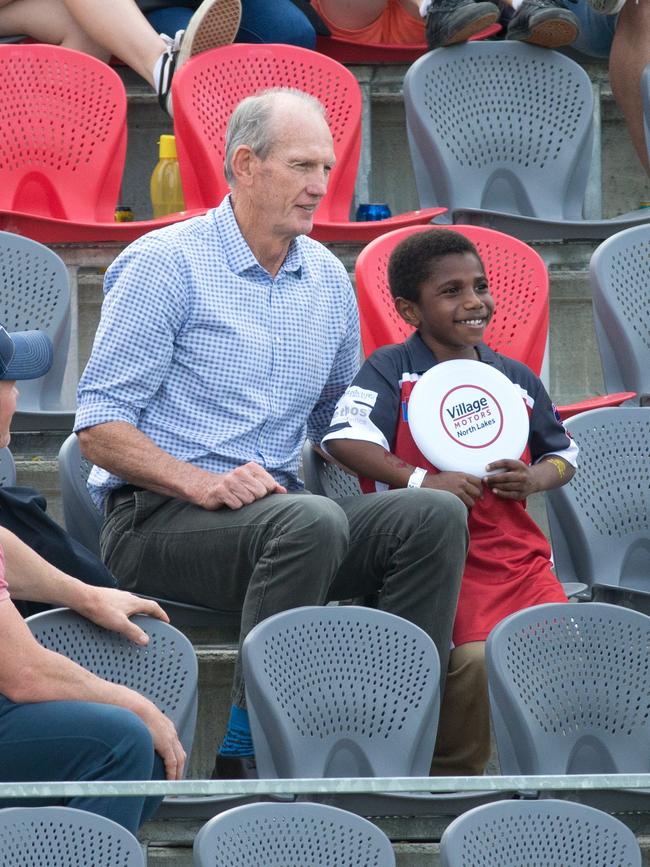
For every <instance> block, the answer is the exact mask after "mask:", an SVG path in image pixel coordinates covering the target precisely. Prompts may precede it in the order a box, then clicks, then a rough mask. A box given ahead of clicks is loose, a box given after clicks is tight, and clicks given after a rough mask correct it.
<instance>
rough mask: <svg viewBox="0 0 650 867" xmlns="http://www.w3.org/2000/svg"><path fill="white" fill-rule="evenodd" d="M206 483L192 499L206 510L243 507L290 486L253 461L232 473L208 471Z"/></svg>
mask: <svg viewBox="0 0 650 867" xmlns="http://www.w3.org/2000/svg"><path fill="white" fill-rule="evenodd" d="M205 479H206V481H205V484H204V485H203V486H202V487H201V489H200V490H199V492H198V494H197V495H196V496H195V497H194V498H192V502H193V503H195V504H196V505H197V506H201V507H202V508H204V509H210V510H212V509H220V508H221V507H222V506H227V507H228V508H229V509H241V507H242V506H246V505H248V504H249V503H254V502H255V500H261V499H263V498H264V497H266V496H267V494H286V493H287V489H286V488H284V487H282V485H279V484H278V483H277V482H276V481H275V479H274V478H273V476H272V475H271V474H270V473H267V471H266V470H265V469H264V467H261V466H260V465H259V464H256V463H254V462H253V461H250V462H249V463H247V464H244V465H243V466H241V467H237V468H236V469H234V470H231V471H230V472H229V473H223V474H222V475H216V474H214V473H208V474H206V476H205Z"/></svg>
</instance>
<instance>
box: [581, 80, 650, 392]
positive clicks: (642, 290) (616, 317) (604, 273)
mask: <svg viewBox="0 0 650 867" xmlns="http://www.w3.org/2000/svg"><path fill="white" fill-rule="evenodd" d="M649 69H650V68H649ZM649 210H650V209H649ZM589 273H590V276H591V289H592V297H593V303H594V325H595V328H596V337H597V339H598V350H599V352H600V361H601V364H602V368H603V379H604V381H605V389H606V390H607V391H635V392H636V393H637V394H638V395H647V396H648V397H650V304H649V303H648V286H649V285H650V225H646V226H636V227H635V228H633V229H627V230H626V231H624V232H619V233H617V234H616V235H613V236H612V237H611V238H608V239H607V240H606V241H604V242H603V243H602V244H601V245H600V246H599V247H598V248H597V249H596V250H595V251H594V254H593V256H592V257H591V263H590V266H589Z"/></svg>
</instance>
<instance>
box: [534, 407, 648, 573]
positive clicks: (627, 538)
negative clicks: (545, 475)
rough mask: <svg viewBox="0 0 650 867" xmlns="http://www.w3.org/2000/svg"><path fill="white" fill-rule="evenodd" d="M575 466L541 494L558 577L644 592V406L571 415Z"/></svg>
mask: <svg viewBox="0 0 650 867" xmlns="http://www.w3.org/2000/svg"><path fill="white" fill-rule="evenodd" d="M568 427H569V431H570V432H571V435H572V436H573V437H574V438H575V440H576V442H577V443H578V446H579V447H580V454H579V457H578V464H579V466H578V471H577V472H576V474H575V476H574V477H573V479H572V480H571V482H569V484H568V485H564V487H562V488H556V489H555V490H554V491H547V492H546V504H547V512H548V517H549V525H550V530H551V539H552V543H553V550H554V552H555V559H556V565H557V569H558V574H560V575H561V577H562V580H565V581H566V580H571V579H572V577H573V576H575V578H576V579H577V580H579V581H584V582H585V583H587V584H593V583H595V582H598V583H599V584H612V585H620V586H624V587H631V588H634V589H637V590H650V460H649V456H650V409H648V408H640V407H610V408H608V409H599V410H593V411H591V412H584V413H580V415H576V416H573V418H571V419H570V421H569V422H568Z"/></svg>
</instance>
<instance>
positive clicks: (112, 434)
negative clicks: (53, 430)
mask: <svg viewBox="0 0 650 867" xmlns="http://www.w3.org/2000/svg"><path fill="white" fill-rule="evenodd" d="M78 436H79V445H80V447H81V450H82V452H83V453H84V455H85V456H86V457H87V458H88V460H90V461H92V462H93V463H94V464H97V465H98V466H100V467H104V469H106V470H108V471H109V472H111V473H113V474H114V475H116V476H119V477H120V478H121V479H125V480H126V481H127V482H129V483H130V484H133V485H137V486H138V487H141V488H146V489H147V490H148V491H154V493H157V494H164V495H165V496H167V497H177V498H179V499H181V500H187V501H188V502H190V503H194V505H196V506H201V507H202V508H204V509H218V508H220V507H221V506H227V507H228V508H230V509H238V508H240V507H241V506H243V505H245V504H246V503H252V502H253V501H254V500H259V499H261V498H262V497H265V496H266V495H267V494H269V493H278V494H282V493H286V490H285V488H283V487H282V485H279V484H278V483H277V482H276V481H275V479H274V478H273V477H272V476H271V475H270V474H269V473H267V472H266V470H265V469H263V467H261V466H260V465H259V464H256V463H253V462H250V463H247V464H244V465H243V466H241V467H237V469H235V470H232V471H231V472H228V473H213V472H211V471H210V470H204V469H202V468H201V467H196V466H193V465H192V464H189V463H187V462H185V461H180V460H178V459H177V458H174V457H172V455H170V454H168V453H167V452H166V451H164V449H161V448H159V447H158V446H157V445H156V444H155V443H154V442H153V441H152V440H151V439H150V438H149V437H148V436H147V435H146V434H144V433H142V431H139V430H138V429H137V428H136V427H134V426H133V425H132V424H128V423H127V422H123V421H115V422H106V423H105V424H99V425H96V426H94V427H90V428H84V429H83V430H80V431H79V432H78Z"/></svg>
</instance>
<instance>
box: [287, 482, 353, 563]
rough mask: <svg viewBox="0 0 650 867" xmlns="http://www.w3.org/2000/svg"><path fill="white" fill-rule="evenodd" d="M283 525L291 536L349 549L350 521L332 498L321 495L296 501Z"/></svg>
mask: <svg viewBox="0 0 650 867" xmlns="http://www.w3.org/2000/svg"><path fill="white" fill-rule="evenodd" d="M283 523H284V526H285V528H286V529H287V530H288V531H289V532H297V533H300V534H301V535H303V536H304V538H305V539H312V540H314V541H315V542H319V543H323V542H326V543H327V544H328V545H329V544H331V545H333V546H334V547H335V548H339V547H342V548H344V549H347V546H348V542H349V537H350V529H349V526H348V519H347V517H346V515H345V512H344V511H343V509H342V508H341V507H340V506H339V505H338V504H337V503H335V502H334V500H330V499H329V498H328V497H320V496H318V495H317V494H305V495H304V496H300V497H296V498H295V500H294V502H293V503H292V504H291V507H290V509H289V510H288V512H287V514H286V516H284V521H283Z"/></svg>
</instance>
